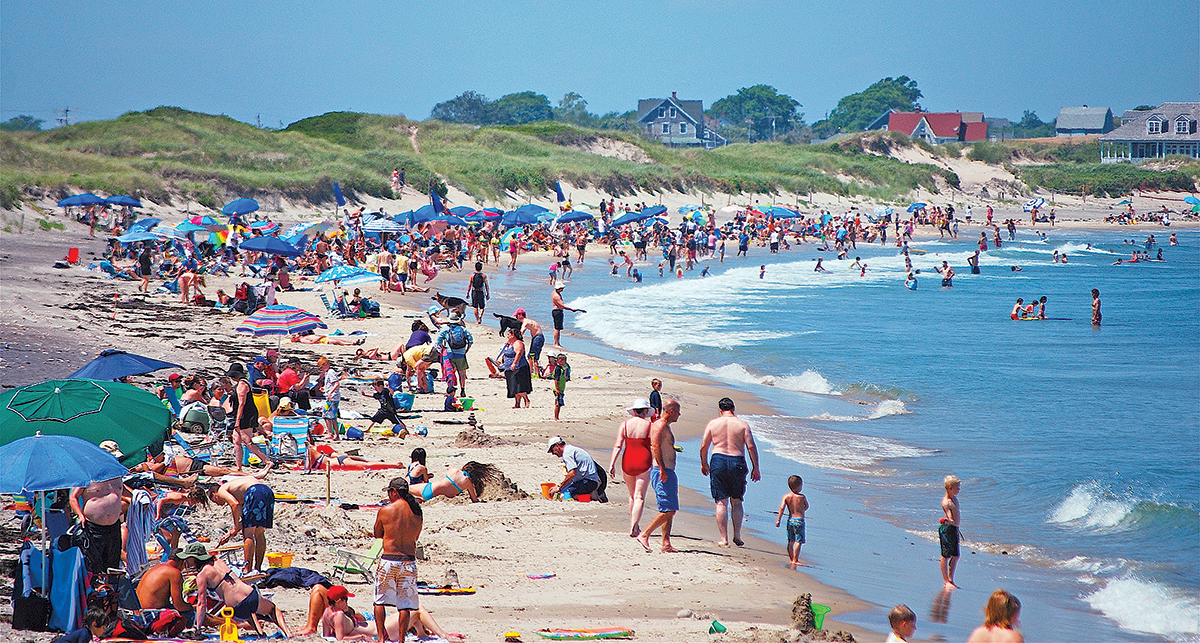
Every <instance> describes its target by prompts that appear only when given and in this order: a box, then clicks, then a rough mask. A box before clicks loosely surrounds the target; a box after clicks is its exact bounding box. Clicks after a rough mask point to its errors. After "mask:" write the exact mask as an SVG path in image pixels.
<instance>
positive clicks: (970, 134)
mask: <svg viewBox="0 0 1200 643" xmlns="http://www.w3.org/2000/svg"><path fill="white" fill-rule="evenodd" d="M964 125H965V126H966V128H967V133H966V135H965V136H964V137H963V141H964V142H971V141H985V140H987V130H988V126H987V123H985V122H980V123H964Z"/></svg>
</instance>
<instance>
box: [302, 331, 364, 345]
mask: <svg viewBox="0 0 1200 643" xmlns="http://www.w3.org/2000/svg"><path fill="white" fill-rule="evenodd" d="M291 341H292V342H294V343H297V344H330V345H333V346H360V345H362V343H363V342H365V341H366V340H365V339H357V340H355V339H342V338H341V337H332V336H330V335H317V334H315V333H313V332H312V331H311V330H308V331H304V332H303V333H300V334H298V335H292V336H291Z"/></svg>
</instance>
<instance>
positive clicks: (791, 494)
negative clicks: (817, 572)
mask: <svg viewBox="0 0 1200 643" xmlns="http://www.w3.org/2000/svg"><path fill="white" fill-rule="evenodd" d="M803 488H804V479H803V478H801V477H800V476H790V477H789V478H788V492H787V493H785V494H783V499H782V500H780V501H779V511H778V512H777V513H776V515H775V526H776V527H778V526H779V523H780V522H781V521H782V520H783V510H784V508H785V507H786V508H787V510H788V522H787V535H788V544H787V550H788V562H789V563H790V564H791V566H792V567H795V566H796V565H799V564H800V546H801V545H803V544H804V512H805V511H808V498H805V497H804V494H802V493H800V490H801V489H803Z"/></svg>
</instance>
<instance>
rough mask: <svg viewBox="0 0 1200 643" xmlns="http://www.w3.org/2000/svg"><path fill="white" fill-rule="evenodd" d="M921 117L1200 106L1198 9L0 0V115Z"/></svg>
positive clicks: (1139, 5) (1191, 2)
mask: <svg viewBox="0 0 1200 643" xmlns="http://www.w3.org/2000/svg"><path fill="white" fill-rule="evenodd" d="M899 75H907V76H909V77H911V78H914V79H916V80H917V82H918V83H919V86H920V88H921V90H922V91H923V92H924V94H925V98H924V99H923V100H922V101H921V102H922V104H923V105H924V107H925V108H926V109H928V110H936V111H954V110H961V111H983V112H984V113H985V114H987V115H988V116H1003V117H1008V118H1014V119H1015V118H1019V117H1020V115H1021V113H1022V111H1023V110H1026V109H1033V110H1035V111H1036V112H1037V113H1038V115H1039V116H1040V117H1042V118H1043V119H1045V120H1049V119H1050V118H1052V117H1054V116H1055V115H1057V113H1058V109H1059V107H1061V106H1063V105H1082V104H1088V105H1093V106H1095V105H1104V106H1109V107H1112V108H1113V110H1114V112H1116V113H1117V114H1118V115H1119V114H1120V110H1122V109H1127V108H1130V107H1133V106H1135V105H1138V104H1142V103H1149V104H1157V103H1160V102H1163V101H1169V100H1170V101H1195V100H1197V96H1198V94H1200V7H1198V6H1197V3H1196V0H1158V1H1141V0H1134V1H1127V2H1121V3H1116V2H1104V1H1101V2H1094V1H1093V2H1084V1H1082V0H1061V1H1058V2H1046V1H1044V0H1042V1H1038V2H1033V1H1031V0H1008V1H1004V2H996V1H994V0H993V1H990V2H976V1H972V0H965V1H959V2H944V1H926V2H922V1H917V2H888V1H886V0H877V1H875V2H867V1H864V0H840V1H833V2H809V1H803V2H760V1H756V0H749V1H745V2H740V3H731V2H714V1H710V0H692V1H690V2H678V1H674V0H667V1H665V2H636V1H633V0H608V1H604V0H601V1H593V2H575V1H572V0H562V1H558V2H549V1H540V0H509V1H508V2H483V1H476V2H470V1H468V2H455V1H447V2H436V3H433V2H428V3H399V2H378V1H376V2H359V1H355V0H346V1H341V2H303V1H297V2H289V3H283V2H279V3H267V2H254V1H253V0H250V1H246V0H243V1H240V2H230V1H227V0H208V1H205V2H194V1H190V0H177V1H175V0H173V1H169V2H162V1H161V0H155V1H146V0H127V1H125V2H113V1H109V2H95V1H86V0H83V1H74V0H66V1H63V2H48V1H41V0H37V1H22V0H6V1H5V2H4V4H3V10H2V15H0V118H2V119H4V120H7V119H9V118H11V117H13V116H16V115H18V114H31V115H33V116H36V117H38V118H42V119H45V120H46V121H47V124H48V125H51V124H53V120H54V117H55V113H54V110H55V109H56V108H61V107H63V106H69V107H71V109H72V117H73V118H79V119H83V120H94V119H106V118H113V117H116V116H118V115H120V114H122V113H124V112H127V111H132V110H145V109H151V108H153V107H156V106H159V105H174V106H178V107H183V108H186V109H191V110H196V111H200V112H207V113H217V114H227V115H229V116H231V117H233V118H236V119H238V120H242V121H246V122H250V123H253V122H255V121H256V119H261V122H262V124H263V125H267V126H272V127H278V126H279V125H280V123H283V124H287V123H291V122H293V121H296V120H299V119H301V118H305V117H308V116H313V115H317V114H322V113H324V112H327V111H342V110H345V111H360V112H370V113H381V114H404V115H406V116H408V117H410V118H415V119H424V118H427V117H428V116H429V111H430V109H431V108H432V107H433V106H434V105H435V104H436V103H438V102H440V101H443V100H447V99H449V98H452V97H454V96H456V95H458V94H459V93H461V92H463V91H466V90H475V91H478V92H481V93H483V94H485V95H486V96H488V97H489V98H493V99H495V98H499V97H500V96H502V95H504V94H508V93H512V92H519V91H525V90H533V91H536V92H538V93H542V94H545V95H546V96H548V97H549V98H550V100H551V101H552V102H554V103H557V101H558V99H559V98H561V97H562V95H563V94H565V93H567V92H569V91H575V92H578V93H579V94H581V95H583V97H584V98H585V99H586V100H587V101H588V106H589V109H590V111H592V112H594V113H603V112H609V111H626V110H630V109H634V108H635V107H636V105H637V100H638V99H639V98H650V97H661V96H666V95H669V94H670V92H671V91H677V92H678V93H679V96H680V97H681V98H688V99H702V100H703V101H704V105H705V107H706V108H707V107H708V106H709V105H711V104H712V103H713V102H714V101H716V100H717V99H719V98H721V97H724V96H726V95H729V94H732V93H734V92H736V91H737V90H738V88H741V87H746V86H750V85H754V84H757V83H766V84H769V85H773V86H774V87H776V88H777V89H779V91H781V92H783V93H786V94H789V95H791V96H792V97H793V98H795V99H796V100H798V101H799V102H800V103H801V104H803V106H804V107H803V108H801V111H803V112H804V113H805V115H806V116H805V119H806V121H807V122H809V123H812V122H814V121H816V120H818V119H819V118H821V117H822V116H824V115H825V113H826V112H827V111H828V110H830V109H832V108H833V107H834V106H835V105H836V104H837V101H838V99H839V98H841V97H842V96H844V95H846V94H849V93H853V92H857V91H860V90H862V89H863V88H865V87H867V86H868V85H870V84H871V83H873V82H875V81H876V80H879V79H880V78H883V77H885V76H899Z"/></svg>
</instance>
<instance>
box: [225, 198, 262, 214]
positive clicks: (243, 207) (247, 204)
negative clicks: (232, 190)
mask: <svg viewBox="0 0 1200 643" xmlns="http://www.w3.org/2000/svg"><path fill="white" fill-rule="evenodd" d="M256 210H258V201H255V200H254V199H247V198H241V199H234V200H232V201H230V202H229V203H226V204H225V207H223V208H221V214H226V215H238V214H250V213H251V212H254V211H256Z"/></svg>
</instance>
